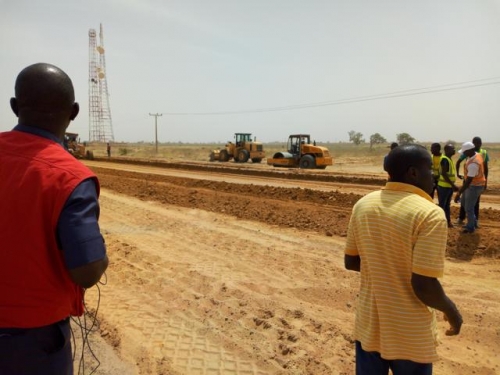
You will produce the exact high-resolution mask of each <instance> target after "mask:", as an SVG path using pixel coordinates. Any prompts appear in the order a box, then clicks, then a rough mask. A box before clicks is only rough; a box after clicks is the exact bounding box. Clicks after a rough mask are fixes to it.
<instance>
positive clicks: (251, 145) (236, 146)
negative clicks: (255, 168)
mask: <svg viewBox="0 0 500 375" xmlns="http://www.w3.org/2000/svg"><path fill="white" fill-rule="evenodd" d="M234 140H235V141H234V143H233V142H228V143H226V146H225V147H224V148H223V149H220V150H213V151H212V152H210V156H209V158H210V159H209V160H210V161H216V160H218V161H222V162H225V161H229V160H231V159H233V160H234V161H235V162H236V163H246V162H247V161H248V160H251V161H252V162H253V163H260V162H261V161H262V159H264V158H265V157H266V153H265V152H264V147H263V146H262V142H257V141H256V140H255V139H254V140H252V134H251V133H235V134H234Z"/></svg>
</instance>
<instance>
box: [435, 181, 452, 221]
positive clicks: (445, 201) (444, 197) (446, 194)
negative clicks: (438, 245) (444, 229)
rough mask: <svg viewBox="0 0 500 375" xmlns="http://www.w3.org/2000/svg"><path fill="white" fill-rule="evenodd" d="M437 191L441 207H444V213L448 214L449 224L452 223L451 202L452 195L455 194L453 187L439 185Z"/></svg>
mask: <svg viewBox="0 0 500 375" xmlns="http://www.w3.org/2000/svg"><path fill="white" fill-rule="evenodd" d="M437 191H438V201H439V207H441V208H442V209H443V211H444V214H445V216H446V220H447V221H448V225H449V224H451V217H450V204H451V197H452V196H453V188H451V187H449V188H447V187H442V186H439V185H438V187H437Z"/></svg>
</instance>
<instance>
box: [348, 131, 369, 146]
mask: <svg viewBox="0 0 500 375" xmlns="http://www.w3.org/2000/svg"><path fill="white" fill-rule="evenodd" d="M347 134H349V142H352V143H354V144H355V145H356V146H357V145H359V144H360V143H365V140H364V139H363V134H361V133H360V132H356V131H354V130H351V131H350V132H348V133H347Z"/></svg>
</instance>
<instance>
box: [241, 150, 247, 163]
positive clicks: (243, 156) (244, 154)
mask: <svg viewBox="0 0 500 375" xmlns="http://www.w3.org/2000/svg"><path fill="white" fill-rule="evenodd" d="M249 158H250V153H249V152H248V151H247V150H240V151H239V152H238V161H239V162H240V163H246V162H247V161H248V159H249Z"/></svg>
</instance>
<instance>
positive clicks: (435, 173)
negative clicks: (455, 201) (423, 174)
mask: <svg viewBox="0 0 500 375" xmlns="http://www.w3.org/2000/svg"><path fill="white" fill-rule="evenodd" d="M431 154H432V178H433V179H434V186H433V188H432V194H431V198H432V199H434V192H435V191H436V190H437V186H438V180H439V166H440V165H441V156H443V154H442V153H441V145H440V144H439V143H433V144H432V145H431ZM438 195H439V192H438ZM438 198H439V197H438Z"/></svg>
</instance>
